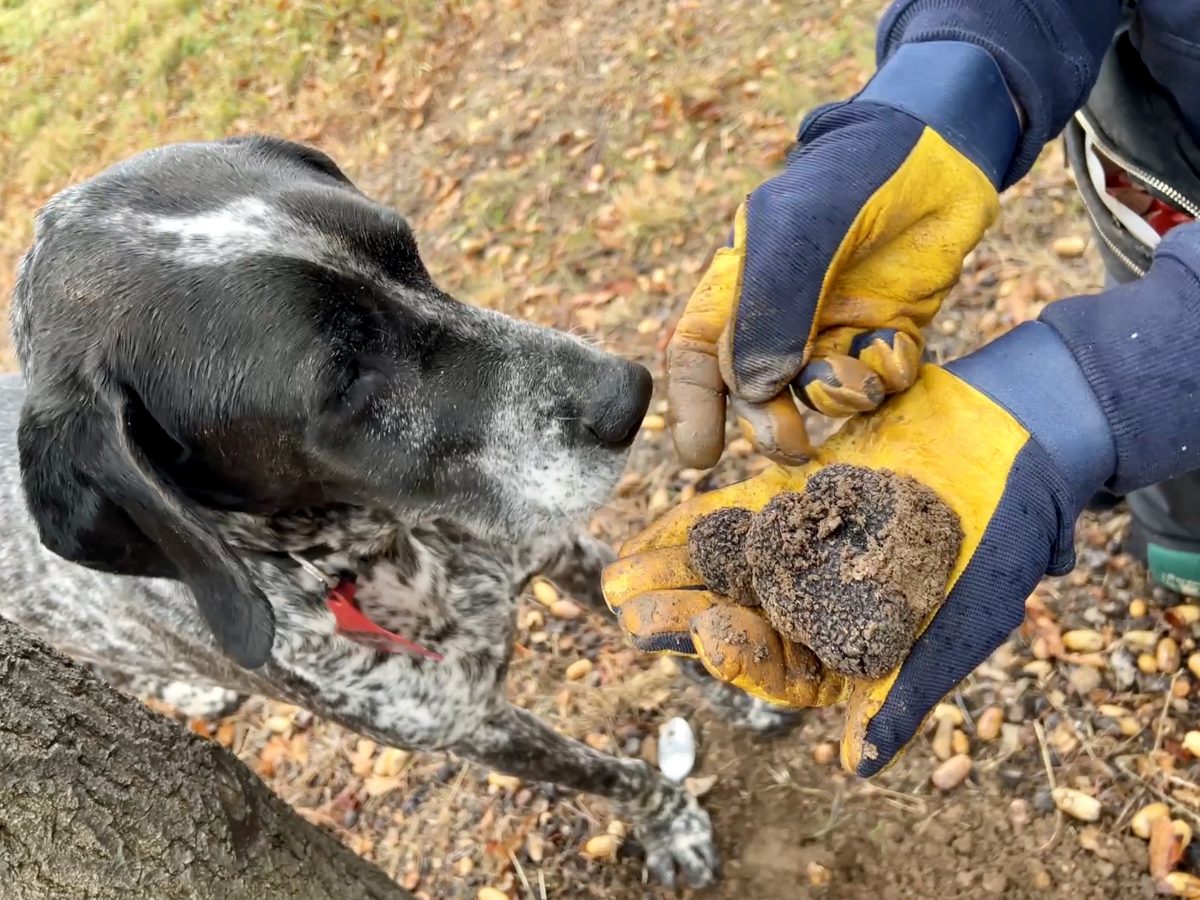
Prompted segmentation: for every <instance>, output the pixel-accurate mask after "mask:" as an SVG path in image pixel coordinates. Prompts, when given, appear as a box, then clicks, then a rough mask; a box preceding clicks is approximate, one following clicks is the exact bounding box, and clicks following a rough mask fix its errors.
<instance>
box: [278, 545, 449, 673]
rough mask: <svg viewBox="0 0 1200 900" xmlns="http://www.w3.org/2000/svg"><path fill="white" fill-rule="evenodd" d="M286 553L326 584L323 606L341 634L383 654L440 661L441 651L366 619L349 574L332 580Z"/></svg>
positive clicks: (305, 560)
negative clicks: (355, 597) (436, 651)
mask: <svg viewBox="0 0 1200 900" xmlns="http://www.w3.org/2000/svg"><path fill="white" fill-rule="evenodd" d="M288 556H290V557H291V558H292V561H293V562H295V563H296V565H298V566H299V567H300V568H302V569H303V570H304V571H305V572H307V573H308V574H309V575H311V576H313V577H314V578H316V579H317V580H318V581H323V582H324V583H325V584H327V585H328V586H329V591H328V593H326V594H325V608H326V609H328V610H329V611H330V612H331V613H333V622H334V625H335V626H336V631H337V633H338V634H340V635H341V636H342V637H344V638H348V639H350V640H352V641H354V642H356V643H359V644H363V645H364V646H367V647H370V648H371V649H372V650H380V651H382V652H384V653H411V654H412V655H413V656H420V657H422V658H424V659H432V660H433V661H434V662H441V661H442V659H443V657H442V654H440V653H434V652H433V651H432V650H429V649H428V648H426V647H422V646H421V645H420V644H418V643H417V642H416V641H410V640H409V639H408V638H406V637H405V636H404V635H402V634H396V632H394V631H388V630H387V629H386V628H382V627H380V626H379V625H376V624H375V623H374V622H372V621H371V620H370V619H368V618H367V616H366V614H365V613H364V612H363V611H362V610H361V609H360V608H359V606H358V601H357V600H355V599H354V595H355V594H356V593H357V592H358V583H357V582H356V581H355V580H354V578H353V577H347V576H342V577H341V578H340V579H338V580H337V581H334V579H333V577H332V576H330V575H326V574H325V573H324V572H322V571H321V570H320V569H319V568H318V567H317V566H315V565H313V564H312V563H311V562H309V561H308V560H307V559H305V558H304V557H303V556H301V555H300V554H298V553H288Z"/></svg>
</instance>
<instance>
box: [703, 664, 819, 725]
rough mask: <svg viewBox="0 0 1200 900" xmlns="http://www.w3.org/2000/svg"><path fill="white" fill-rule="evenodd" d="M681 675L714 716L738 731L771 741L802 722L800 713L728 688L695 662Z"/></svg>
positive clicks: (802, 716)
mask: <svg viewBox="0 0 1200 900" xmlns="http://www.w3.org/2000/svg"><path fill="white" fill-rule="evenodd" d="M683 671H684V674H685V675H687V677H688V678H690V679H691V680H692V681H694V682H695V683H696V684H697V685H699V687H700V690H701V691H702V692H703V693H704V697H705V699H706V700H708V702H709V704H710V705H711V706H712V707H713V709H714V711H715V712H716V713H717V715H718V716H720V717H721V718H722V719H723V720H724V721H726V722H728V723H729V724H730V725H733V726H735V727H737V728H745V729H747V730H749V731H753V732H754V733H755V734H759V735H762V736H763V737H772V738H774V737H780V736H782V735H785V734H787V733H788V732H790V731H791V730H792V729H793V728H795V727H796V726H797V725H799V724H800V723H801V722H802V721H804V713H803V712H802V711H800V710H794V709H784V708H783V707H780V706H775V705H773V704H771V703H767V702H766V701H765V700H759V699H758V698H757V697H754V696H752V695H750V694H747V693H746V692H745V691H743V690H741V689H740V688H736V687H734V686H733V685H731V684H726V683H725V682H723V681H718V680H717V679H715V678H713V677H712V675H710V674H709V673H708V670H707V669H705V668H704V666H703V664H701V663H699V662H697V661H694V660H693V661H691V662H690V665H686V666H684V667H683Z"/></svg>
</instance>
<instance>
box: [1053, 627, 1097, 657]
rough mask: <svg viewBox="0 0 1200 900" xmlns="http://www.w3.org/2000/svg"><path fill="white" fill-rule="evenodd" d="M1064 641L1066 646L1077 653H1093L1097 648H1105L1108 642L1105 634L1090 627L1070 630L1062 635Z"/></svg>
mask: <svg viewBox="0 0 1200 900" xmlns="http://www.w3.org/2000/svg"><path fill="white" fill-rule="evenodd" d="M1062 642H1063V646H1064V647H1066V648H1067V649H1068V650H1071V651H1074V652H1075V653H1092V652H1094V651H1096V650H1103V649H1104V646H1105V644H1106V643H1107V642H1106V641H1105V640H1104V635H1102V634H1101V633H1100V632H1098V631H1091V630H1089V629H1079V630H1077V631H1068V632H1067V633H1066V634H1064V635H1063V636H1062Z"/></svg>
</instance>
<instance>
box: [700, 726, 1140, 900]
mask: <svg viewBox="0 0 1200 900" xmlns="http://www.w3.org/2000/svg"><path fill="white" fill-rule="evenodd" d="M813 719H814V721H813V722H812V723H811V724H806V725H805V726H804V729H803V732H802V735H800V736H797V737H799V738H800V739H799V740H797V739H794V738H789V739H788V740H786V741H778V742H774V743H771V744H765V745H764V744H763V743H762V742H761V741H756V740H755V739H754V738H753V737H751V736H748V735H737V736H734V737H733V740H732V746H731V747H730V748H729V750H728V751H727V752H728V754H729V755H728V756H727V757H726V758H725V759H724V760H716V759H710V760H707V761H706V768H710V769H721V768H725V771H726V772H727V777H723V778H722V779H721V782H720V783H719V785H718V787H717V788H716V789H715V790H714V791H713V793H712V794H710V795H709V796H708V797H706V798H705V799H706V800H707V801H708V807H709V808H710V809H711V810H713V811H714V816H713V817H714V822H715V824H716V827H717V833H718V835H720V836H721V838H722V839H723V840H724V841H726V842H727V843H726V844H725V846H724V847H723V848H722V850H723V853H724V858H725V859H726V860H727V863H726V866H725V877H724V880H723V881H722V883H721V884H720V885H719V887H718V889H717V890H716V891H714V896H719V897H744V898H751V897H752V898H754V900H783V898H792V897H811V898H822V900H861V898H864V897H872V898H881V900H901V898H904V900H912V898H932V897H939V898H964V900H965V898H968V897H970V898H987V897H1004V898H1010V900H1033V898H1039V900H1044V898H1048V897H1064V898H1065V897H1071V898H1073V900H1115V898H1121V900H1136V898H1146V900H1149V898H1151V897H1153V896H1155V895H1154V891H1153V886H1152V884H1151V880H1150V878H1149V877H1148V876H1147V875H1146V874H1145V872H1146V864H1147V859H1146V845H1145V843H1144V842H1142V841H1139V840H1137V839H1136V838H1133V837H1132V836H1129V835H1128V832H1127V831H1126V833H1125V834H1124V835H1121V834H1115V835H1114V834H1109V833H1105V831H1104V830H1102V829H1098V828H1095V827H1089V826H1085V825H1080V824H1078V823H1071V822H1069V821H1066V822H1061V823H1057V827H1056V820H1055V817H1054V816H1053V815H1037V814H1034V815H1033V816H1032V817H1030V815H1029V810H1031V809H1032V808H1033V807H1034V804H1035V802H1036V796H1037V794H1038V788H1039V787H1040V785H1039V784H1038V782H1037V780H1036V779H1032V778H1031V779H1023V780H1020V781H1016V780H1012V781H1008V782H1004V781H1002V779H1001V778H1000V777H999V775H998V773H999V771H1000V770H998V769H996V768H991V769H987V770H985V771H984V772H983V773H981V774H979V775H977V776H972V777H973V780H972V781H971V782H969V783H968V784H966V785H964V786H963V787H962V788H961V789H959V790H958V791H957V792H956V793H954V794H952V795H949V796H940V795H937V794H936V793H935V792H932V791H931V790H929V789H928V787H916V788H915V789H914V790H912V791H911V792H909V793H905V794H894V795H891V796H889V795H888V793H886V792H879V791H876V790H874V789H873V788H871V787H870V786H868V785H864V784H862V783H860V782H856V781H855V780H854V779H851V778H845V777H843V776H842V775H841V774H840V773H838V772H836V771H834V770H833V768H831V767H830V766H827V765H820V764H818V763H816V762H814V761H813V760H812V758H811V756H810V754H808V753H807V752H803V751H801V750H800V747H801V746H804V745H805V744H808V745H809V746H810V747H811V746H812V743H811V742H812V741H814V740H819V739H820V737H821V736H823V735H824V734H828V733H829V732H830V731H831V730H834V729H835V728H836V723H833V722H830V721H829V719H830V717H829V716H828V715H826V714H814V716H813ZM806 738H807V740H806ZM1023 761H1024V760H1023ZM1028 761H1029V762H1030V763H1034V760H1033V759H1032V758H1030V759H1029V760H1028ZM722 763H724V767H723V766H722ZM913 763H916V764H917V767H918V768H919V770H920V771H921V772H922V773H923V774H924V772H925V771H926V770H927V769H928V768H929V765H930V764H927V763H926V762H925V761H919V760H917V759H913V758H911V757H910V758H909V760H908V765H912V764H913Z"/></svg>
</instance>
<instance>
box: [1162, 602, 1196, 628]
mask: <svg viewBox="0 0 1200 900" xmlns="http://www.w3.org/2000/svg"><path fill="white" fill-rule="evenodd" d="M1167 615H1168V616H1169V617H1170V618H1171V619H1172V620H1174V621H1175V622H1176V623H1178V624H1180V625H1195V624H1196V623H1197V622H1200V606H1197V605H1196V604H1195V603H1181V604H1180V605H1179V606H1172V607H1171V608H1170V609H1169V610H1167Z"/></svg>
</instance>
